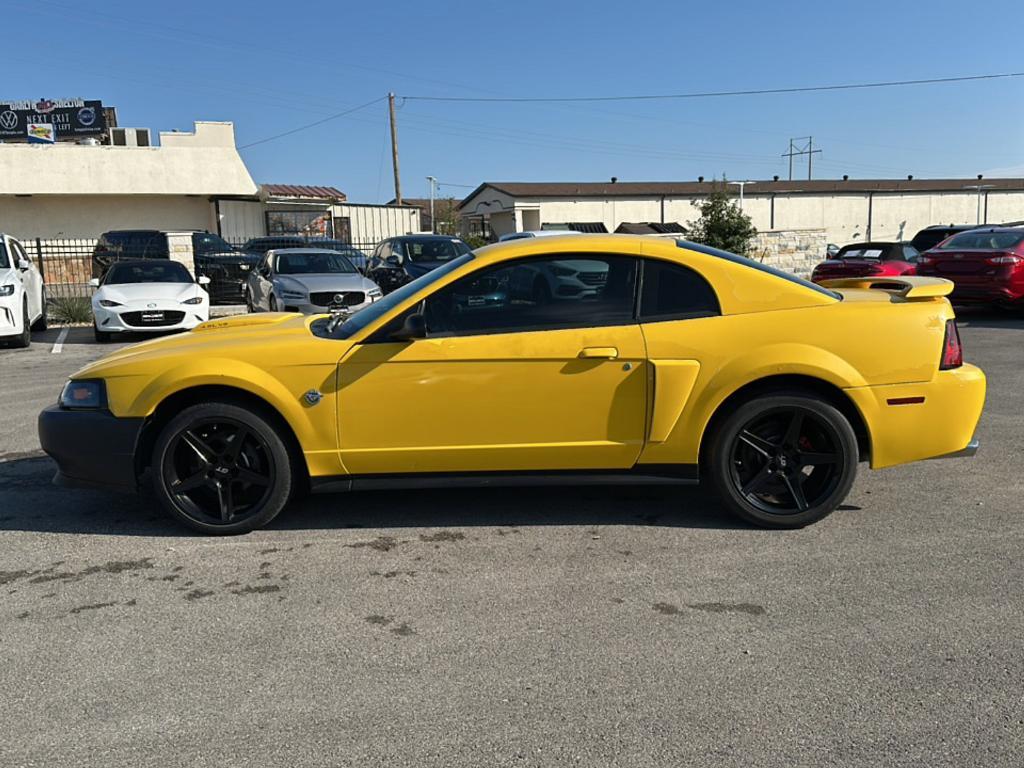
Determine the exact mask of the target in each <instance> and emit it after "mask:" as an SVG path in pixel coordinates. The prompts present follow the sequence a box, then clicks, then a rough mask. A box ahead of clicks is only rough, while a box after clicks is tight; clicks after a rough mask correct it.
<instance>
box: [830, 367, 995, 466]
mask: <svg viewBox="0 0 1024 768" xmlns="http://www.w3.org/2000/svg"><path fill="white" fill-rule="evenodd" d="M985 387H986V381H985V374H984V373H983V372H982V371H981V369H980V368H977V367H975V366H973V365H963V366H961V367H959V368H955V369H953V370H949V371H937V372H936V374H935V376H934V377H933V378H932V380H931V381H925V382H920V383H915V384H891V385H883V386H876V387H854V388H852V389H846V390H844V392H846V393H847V394H848V395H849V397H850V399H851V400H853V402H854V403H855V404H856V406H857V408H858V410H859V411H860V412H861V414H862V415H863V417H864V421H865V423H866V425H867V428H868V433H869V435H870V440H871V466H872V468H874V469H880V468H882V467H891V466H893V465H895V464H906V463H908V462H911V461H920V460H922V459H932V458H939V457H947V456H948V457H952V456H954V455H966V456H969V455H973V453H974V451H976V450H977V446H976V444H975V445H974V447H973V448H972V443H973V442H974V433H975V429H976V428H977V426H978V420H979V419H980V418H981V410H982V407H983V406H984V404H985Z"/></svg>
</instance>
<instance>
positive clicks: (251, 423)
mask: <svg viewBox="0 0 1024 768" xmlns="http://www.w3.org/2000/svg"><path fill="white" fill-rule="evenodd" d="M238 441H241V442H238ZM151 467H152V475H153V489H154V492H155V493H156V496H157V498H158V499H159V500H160V504H161V505H162V506H163V508H164V509H165V510H167V512H168V513H170V514H171V516H172V517H174V518H176V519H177V520H179V521H180V522H182V523H184V524H185V525H187V526H188V527H190V528H192V529H193V530H196V531H200V532H201V533H208V534H221V535H227V534H238V533H248V532H249V531H252V530H255V529H257V528H261V527H263V526H264V525H266V524H267V523H269V522H270V521H271V520H273V519H274V518H275V517H276V516H277V514H278V513H279V512H280V511H281V510H282V509H283V508H284V506H285V504H287V503H288V499H289V497H290V496H291V494H292V489H293V485H294V482H293V478H294V476H295V472H294V471H293V469H292V464H291V459H290V456H289V451H288V448H287V446H286V445H285V443H284V441H283V440H282V439H281V437H280V436H279V435H278V433H277V430H276V429H275V427H274V426H273V425H272V424H271V423H270V421H268V420H267V419H266V418H265V417H264V416H263V415H262V414H260V413H257V412H255V411H252V410H250V409H248V408H244V407H242V406H238V405H233V404H230V403H216V402H215V403H201V404H199V405H193V406H191V407H189V408H186V409H185V410H183V411H182V412H181V413H179V414H178V415H177V416H175V417H174V419H172V420H171V421H170V423H168V424H167V426H165V427H164V428H163V430H162V431H161V432H160V435H159V436H158V437H157V439H156V444H155V445H154V447H153V461H152V465H151Z"/></svg>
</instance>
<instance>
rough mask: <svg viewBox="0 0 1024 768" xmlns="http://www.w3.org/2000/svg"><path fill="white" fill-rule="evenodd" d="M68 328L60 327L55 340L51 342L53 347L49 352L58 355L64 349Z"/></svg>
mask: <svg viewBox="0 0 1024 768" xmlns="http://www.w3.org/2000/svg"><path fill="white" fill-rule="evenodd" d="M69 330H70V328H66V327H65V328H61V329H60V333H58V334H57V340H56V341H55V342H53V348H52V349H51V350H50V352H51V353H52V354H54V355H59V354H60V353H61V352H63V351H64V341H65V339H67V337H68V331H69Z"/></svg>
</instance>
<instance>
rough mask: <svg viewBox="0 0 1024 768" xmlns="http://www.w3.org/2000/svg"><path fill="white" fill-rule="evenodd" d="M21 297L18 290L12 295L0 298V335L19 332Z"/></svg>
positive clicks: (20, 328)
mask: <svg viewBox="0 0 1024 768" xmlns="http://www.w3.org/2000/svg"><path fill="white" fill-rule="evenodd" d="M21 321H22V314H21V297H20V296H19V294H18V291H15V292H14V295H13V296H4V297H3V298H0V336H17V335H18V334H20V333H21V331H22V327H21Z"/></svg>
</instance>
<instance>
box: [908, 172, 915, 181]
mask: <svg viewBox="0 0 1024 768" xmlns="http://www.w3.org/2000/svg"><path fill="white" fill-rule="evenodd" d="M913 180H914V174H912V173H908V174H907V181H913Z"/></svg>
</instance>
